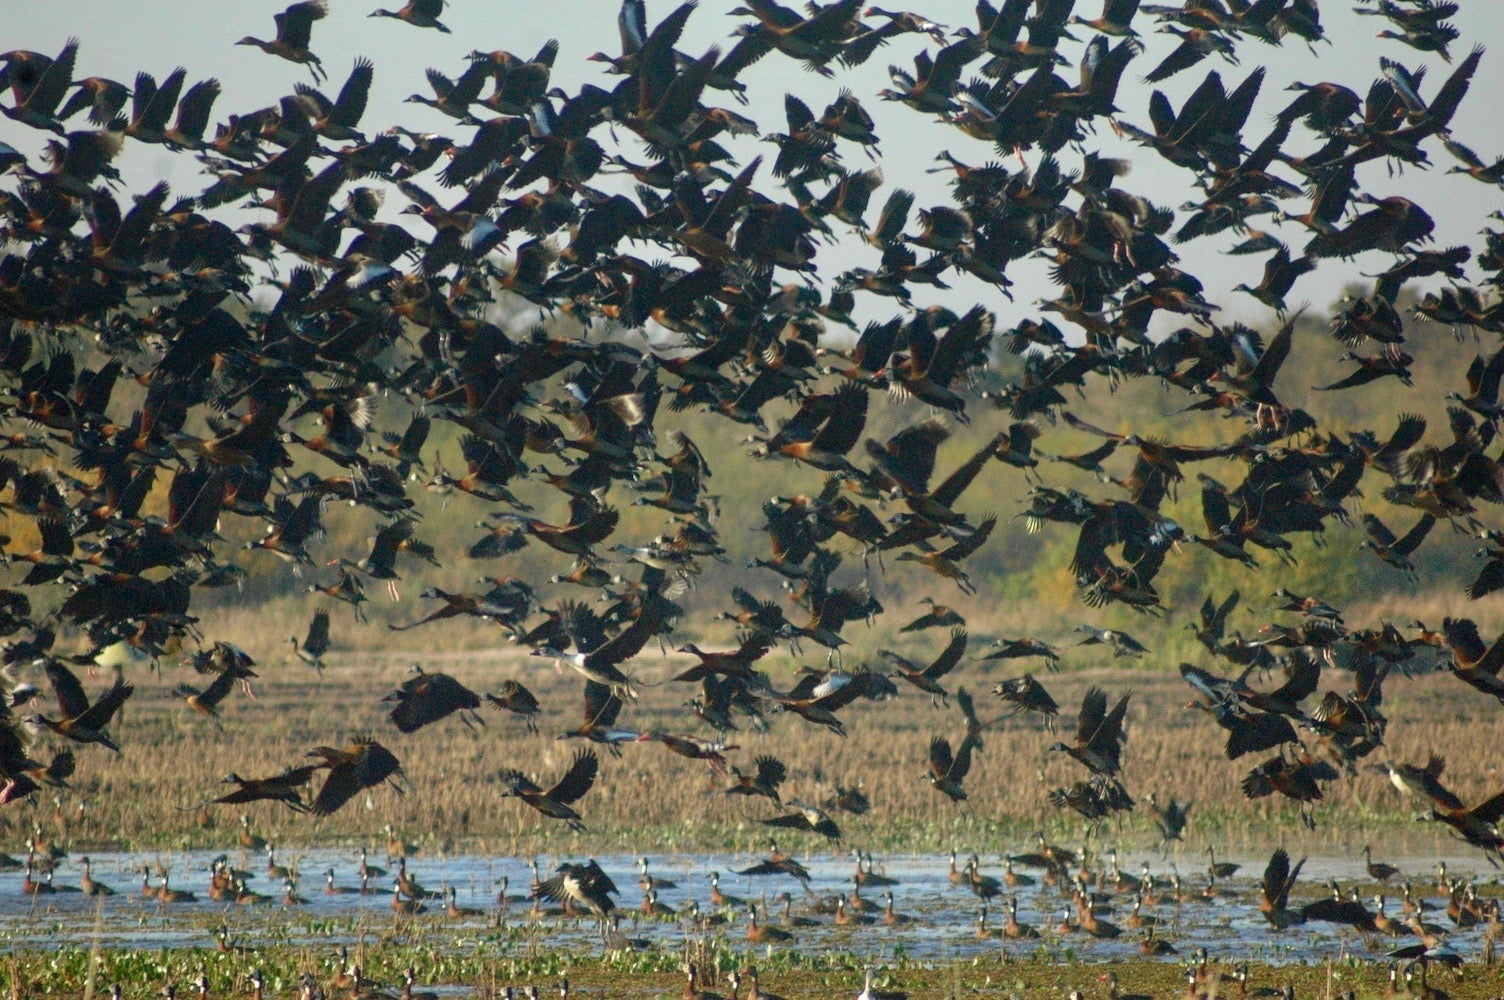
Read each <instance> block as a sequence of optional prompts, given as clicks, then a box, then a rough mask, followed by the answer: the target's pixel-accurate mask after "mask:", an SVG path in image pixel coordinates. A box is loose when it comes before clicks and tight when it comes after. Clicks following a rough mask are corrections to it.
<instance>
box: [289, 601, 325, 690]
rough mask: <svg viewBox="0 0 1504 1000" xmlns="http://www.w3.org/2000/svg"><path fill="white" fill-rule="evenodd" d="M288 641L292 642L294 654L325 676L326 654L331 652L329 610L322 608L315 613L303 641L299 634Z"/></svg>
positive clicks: (290, 637)
mask: <svg viewBox="0 0 1504 1000" xmlns="http://www.w3.org/2000/svg"><path fill="white" fill-rule="evenodd" d="M287 641H288V642H289V643H291V644H292V652H293V655H294V656H296V657H297V658H298V659H300V660H302V661H303V662H304V663H306V664H308V665H309V666H310V667H312V668H313V669H314V671H315V672H316V673H318V674H319V676H323V673H324V654H325V653H327V652H329V612H327V611H324V610H322V609H320V610H318V611H315V612H314V613H313V618H312V619H310V620H309V622H308V632H307V634H306V635H305V636H304V638H303V641H302V642H301V643H300V642H299V641H298V637H297V636H289V637H288V639H287Z"/></svg>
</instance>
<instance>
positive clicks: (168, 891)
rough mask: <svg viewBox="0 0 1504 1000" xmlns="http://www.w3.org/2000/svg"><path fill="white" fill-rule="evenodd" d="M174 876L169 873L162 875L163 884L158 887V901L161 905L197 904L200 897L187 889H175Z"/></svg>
mask: <svg viewBox="0 0 1504 1000" xmlns="http://www.w3.org/2000/svg"><path fill="white" fill-rule="evenodd" d="M171 879H172V876H171V875H169V874H168V873H167V872H163V873H162V884H161V885H159V886H157V901H158V902H161V903H195V902H197V901H198V896H197V895H196V894H195V893H192V892H189V891H188V890H187V889H174V888H173V887H172V885H171V884H170V883H171Z"/></svg>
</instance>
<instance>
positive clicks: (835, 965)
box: [0, 932, 1504, 1000]
mask: <svg viewBox="0 0 1504 1000" xmlns="http://www.w3.org/2000/svg"><path fill="white" fill-rule="evenodd" d="M457 945H458V946H460V947H456V946H457ZM507 951H508V946H507V944H506V943H505V942H500V941H493V940H472V939H466V940H458V941H457V940H454V939H452V938H450V937H447V936H446V934H445V933H444V932H439V933H414V934H412V935H407V936H401V937H397V938H379V937H376V936H374V935H373V936H371V937H370V938H368V939H367V940H365V941H363V942H362V943H361V944H360V945H359V946H358V947H357V948H355V949H352V950H351V961H352V963H358V964H360V965H361V969H362V973H363V975H364V976H365V977H366V978H369V979H371V980H374V981H376V982H377V983H383V984H386V985H387V986H388V987H390V988H393V989H394V990H395V989H400V986H401V983H402V973H403V970H404V969H406V968H409V967H411V968H413V969H414V970H415V972H416V978H417V981H418V983H419V984H421V985H420V989H421V988H422V987H428V986H446V987H451V988H456V994H455V995H471V994H472V993H473V994H478V995H481V996H499V995H500V994H501V992H502V991H503V989H504V988H506V987H509V986H510V987H514V988H517V989H518V990H519V991H520V989H521V988H522V987H523V986H527V985H534V986H537V987H538V988H539V990H540V992H541V993H542V994H543V995H545V996H547V995H550V994H552V993H553V992H554V990H555V987H556V985H557V983H558V982H559V980H560V979H561V978H566V977H567V979H568V981H569V984H570V989H571V993H572V994H576V995H585V996H621V995H623V994H624V993H625V994H630V995H636V996H642V997H677V996H679V995H680V993H681V992H682V990H683V985H684V975H683V972H682V967H683V964H684V962H685V961H686V960H693V961H695V962H697V964H698V965H699V966H700V968H701V970H702V978H704V979H706V980H707V981H706V982H705V983H704V984H703V987H704V988H706V989H715V990H717V991H719V992H723V993H726V992H729V989H728V988H727V986H726V985H725V979H724V975H725V973H727V972H729V971H731V970H733V969H741V968H745V967H746V966H747V965H749V964H755V965H756V966H757V968H758V971H759V973H760V975H761V983H760V985H761V986H762V987H763V988H764V989H766V990H769V991H772V992H777V993H778V994H780V995H782V996H786V997H789V998H803V997H832V996H843V995H844V996H849V997H854V996H855V995H856V994H857V993H858V992H859V991H860V990H861V987H862V975H863V971H862V970H863V968H864V967H865V966H866V965H869V964H875V965H876V967H877V975H876V981H875V985H876V986H877V987H878V988H880V989H889V990H903V991H906V992H909V993H910V994H911V995H914V996H930V997H935V996H945V997H965V996H971V995H989V996H996V995H1000V994H1003V995H1009V996H1018V997H1031V998H1032V997H1050V998H1056V1000H1058V998H1059V997H1062V996H1064V995H1065V994H1066V993H1067V992H1068V991H1070V990H1072V989H1079V990H1081V991H1082V992H1083V993H1084V994H1085V995H1086V996H1087V997H1105V996H1106V995H1107V987H1106V979H1107V976H1108V974H1109V973H1113V974H1115V975H1116V976H1117V978H1118V981H1119V990H1120V991H1121V992H1122V993H1123V994H1134V993H1137V994H1149V995H1151V996H1159V997H1176V996H1183V995H1184V994H1185V990H1186V979H1185V972H1184V969H1185V966H1184V965H1183V964H1181V963H1178V962H1155V961H1148V960H1142V961H1137V960H1135V961H1118V962H1110V963H1089V962H1084V961H1082V960H1080V959H1079V958H1078V957H1076V956H1074V955H1073V954H1071V953H1070V952H1068V951H1066V952H1057V953H1049V954H1044V953H1042V952H1043V951H1044V949H1038V948H1036V949H1033V950H1032V951H1026V950H1022V949H1010V948H1000V949H998V950H997V951H995V952H987V953H985V954H981V955H978V956H976V957H975V958H972V959H969V960H963V961H956V962H939V963H921V962H910V961H908V960H906V959H904V958H902V957H901V956H900V957H899V958H897V959H889V960H887V961H880V962H876V963H874V962H873V960H872V958H871V956H868V955H862V954H858V953H854V952H847V951H840V950H836V951H827V952H822V953H801V952H795V951H785V952H778V953H775V954H774V955H773V956H768V955H766V954H761V953H759V954H756V955H754V954H750V953H749V952H748V951H746V950H745V949H738V948H735V947H729V946H727V945H726V944H725V943H724V942H719V941H703V940H701V941H690V942H687V943H686V944H685V946H684V947H683V949H681V950H678V951H673V952H668V951H655V952H650V953H622V952H616V953H608V954H605V955H592V956H580V955H578V954H571V953H563V952H548V951H544V952H539V953H535V954H530V955H524V956H518V955H509V954H507ZM334 955H335V953H334V951H333V949H329V948H325V949H310V948H307V947H285V946H266V947H262V948H260V949H258V950H257V951H255V952H252V953H247V954H241V953H222V952H218V951H212V950H206V949H168V950H161V951H155V950H154V951H143V950H128V949H105V950H103V951H101V952H100V953H99V954H98V956H97V965H96V963H95V961H94V957H93V956H91V955H90V954H89V953H87V952H81V951H70V952H56V953H51V954H30V955H12V956H10V957H9V958H8V959H7V960H6V961H4V962H3V963H0V993H3V994H5V995H9V996H25V997H36V996H76V995H79V993H80V992H81V991H82V990H83V988H84V984H85V982H86V980H88V979H89V977H90V975H91V973H92V976H93V980H94V982H95V983H96V984H97V985H96V986H95V991H96V995H100V994H103V995H108V990H109V986H110V985H111V984H114V983H119V984H120V985H121V987H122V992H123V994H124V995H125V996H127V997H131V996H148V995H151V996H157V995H160V994H161V990H162V987H163V986H164V985H166V984H168V983H172V984H174V985H176V986H177V988H178V991H179V994H180V995H189V993H190V990H191V989H192V984H193V982H194V981H195V980H196V979H197V977H198V976H199V975H203V976H205V977H206V978H207V979H208V982H209V990H210V995H211V996H231V995H243V994H245V993H248V992H249V984H250V980H251V975H252V973H253V971H255V970H257V969H259V970H260V971H261V974H262V976H263V977H264V978H265V982H266V987H267V995H268V996H282V995H289V994H291V993H292V992H293V991H294V990H295V989H296V987H297V985H298V983H299V982H300V981H301V979H302V978H303V976H304V975H305V974H311V975H313V976H314V978H315V979H316V980H317V981H318V982H320V983H322V984H325V985H326V986H328V988H329V989H330V990H331V991H332V990H333V987H332V986H330V985H329V984H330V983H331V981H332V979H333V966H334V964H335V959H334ZM1213 968H1214V970H1215V971H1217V972H1220V973H1223V974H1230V973H1231V971H1232V965H1231V958H1229V959H1227V960H1224V961H1218V962H1217V963H1216V964H1215V965H1214V966H1213ZM1248 969H1249V972H1248V983H1249V988H1250V990H1257V989H1261V988H1273V989H1277V988H1279V987H1282V986H1284V985H1286V984H1288V985H1290V986H1291V987H1292V988H1293V989H1294V992H1295V995H1296V996H1298V997H1302V998H1319V1000H1331V998H1334V997H1336V996H1338V995H1339V994H1341V993H1343V992H1345V991H1348V990H1351V991H1353V992H1354V993H1355V994H1356V995H1357V996H1358V997H1373V996H1380V995H1382V994H1383V992H1384V988H1385V985H1386V982H1387V969H1386V966H1385V965H1384V964H1383V963H1379V962H1369V961H1364V960H1361V959H1357V958H1351V959H1344V960H1342V961H1333V962H1323V963H1319V964H1309V965H1301V964H1294V965H1290V964H1282V965H1278V966H1271V965H1269V964H1267V963H1265V962H1261V961H1252V962H1249V966H1248ZM628 977H630V978H628ZM1501 981H1504V976H1501V974H1500V971H1499V970H1498V969H1497V968H1495V967H1493V966H1491V965H1478V966H1473V967H1469V968H1468V969H1467V970H1466V971H1465V973H1464V974H1463V975H1462V976H1461V977H1459V978H1454V977H1452V976H1451V975H1450V974H1446V973H1443V972H1436V973H1433V975H1432V977H1431V982H1432V985H1433V986H1440V987H1441V988H1442V989H1444V990H1445V991H1446V992H1447V994H1449V995H1450V996H1452V997H1454V998H1457V1000H1473V998H1485V997H1492V996H1496V995H1497V993H1498V991H1499V989H1500V984H1501ZM1221 989H1222V991H1223V992H1225V993H1226V995H1228V996H1239V995H1241V992H1240V991H1239V990H1238V989H1237V987H1236V986H1235V985H1233V984H1231V983H1227V984H1224V985H1223V986H1222V987H1221ZM331 995H343V994H335V993H333V992H331Z"/></svg>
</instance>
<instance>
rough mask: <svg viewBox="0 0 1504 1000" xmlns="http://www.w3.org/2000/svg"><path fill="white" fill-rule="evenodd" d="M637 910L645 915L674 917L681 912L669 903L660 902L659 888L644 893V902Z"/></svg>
mask: <svg viewBox="0 0 1504 1000" xmlns="http://www.w3.org/2000/svg"><path fill="white" fill-rule="evenodd" d="M637 912H639V913H641V914H642V915H643V916H645V917H673V916H677V915H678V913H679V911H678V910H676V909H674V908H673V907H672V906H669V905H668V904H667V903H660V902H659V901H658V890H657V889H649V890H648V891H647V892H645V893H643V896H642V903H641V904H640V905H639V906H638V907H637Z"/></svg>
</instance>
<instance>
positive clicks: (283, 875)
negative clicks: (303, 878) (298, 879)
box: [266, 844, 296, 882]
mask: <svg viewBox="0 0 1504 1000" xmlns="http://www.w3.org/2000/svg"><path fill="white" fill-rule="evenodd" d="M295 874H296V871H295V870H294V869H293V868H290V867H288V866H287V865H279V864H277V848H276V847H275V846H274V845H272V844H267V845H266V877H267V878H269V879H271V880H272V881H273V882H281V881H285V880H286V879H289V878H292V877H293V875H295Z"/></svg>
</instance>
